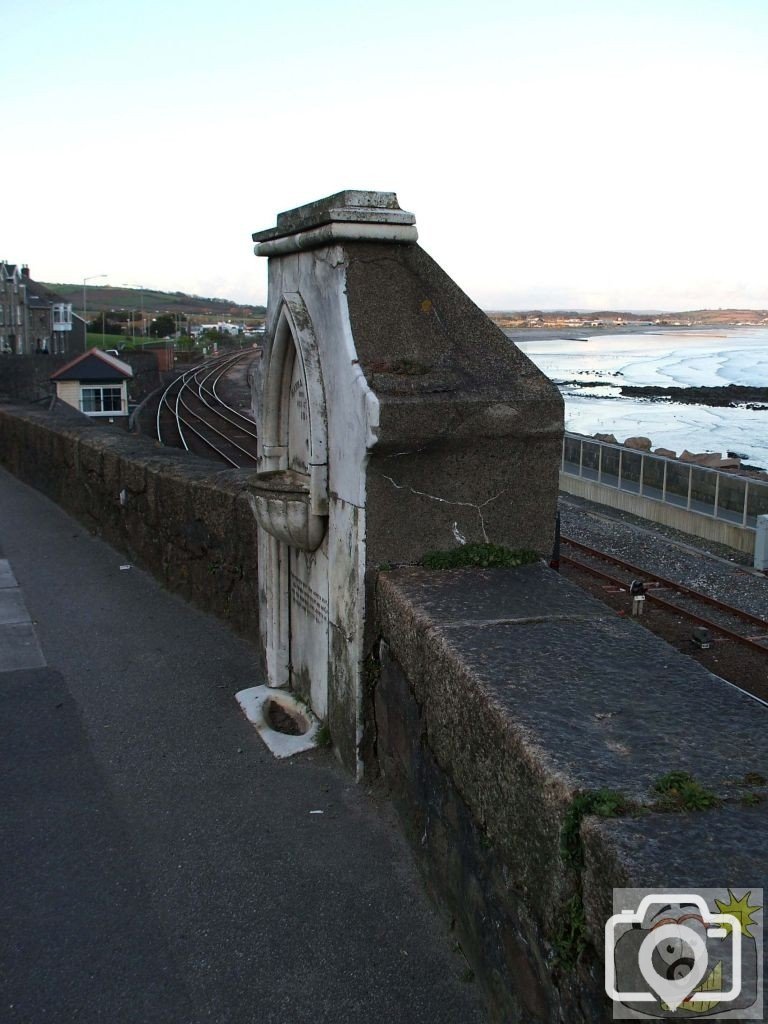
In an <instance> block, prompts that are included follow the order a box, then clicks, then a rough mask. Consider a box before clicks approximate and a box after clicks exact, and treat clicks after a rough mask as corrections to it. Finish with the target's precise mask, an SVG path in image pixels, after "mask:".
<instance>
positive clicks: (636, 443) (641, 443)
mask: <svg viewBox="0 0 768 1024" xmlns="http://www.w3.org/2000/svg"><path fill="white" fill-rule="evenodd" d="M624 447H625V448H635V449H637V451H639V452H649V451H650V450H651V439H650V437H628V438H627V440H626V441H625V442H624Z"/></svg>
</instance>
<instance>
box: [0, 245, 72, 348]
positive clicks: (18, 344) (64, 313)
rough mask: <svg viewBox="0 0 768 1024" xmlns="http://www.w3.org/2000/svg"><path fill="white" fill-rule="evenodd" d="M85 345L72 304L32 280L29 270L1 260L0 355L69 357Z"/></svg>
mask: <svg viewBox="0 0 768 1024" xmlns="http://www.w3.org/2000/svg"><path fill="white" fill-rule="evenodd" d="M84 344H85V323H84V322H83V320H82V318H81V317H79V316H77V314H75V313H73V312H72V303H71V302H67V301H66V300H65V299H63V298H62V297H61V296H60V295H57V294H56V293H55V292H52V291H51V290H50V289H49V288H46V287H45V285H42V284H39V283H38V282H37V281H33V280H32V278H31V277H30V274H29V267H27V266H18V265H17V264H15V263H6V262H5V261H0V355H3V354H9V355H11V354H15V355H35V354H43V355H45V354H48V353H51V354H54V355H68V354H73V353H75V352H78V351H82V349H83V346H84Z"/></svg>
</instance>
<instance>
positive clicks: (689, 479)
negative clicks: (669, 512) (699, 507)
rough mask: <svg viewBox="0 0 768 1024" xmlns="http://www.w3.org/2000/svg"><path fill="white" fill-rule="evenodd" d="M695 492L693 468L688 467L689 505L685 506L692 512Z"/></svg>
mask: <svg viewBox="0 0 768 1024" xmlns="http://www.w3.org/2000/svg"><path fill="white" fill-rule="evenodd" d="M692 490H693V466H689V467H688V504H687V505H686V506H685V507H686V508H687V509H688V511H689V512H690V511H691V491H692Z"/></svg>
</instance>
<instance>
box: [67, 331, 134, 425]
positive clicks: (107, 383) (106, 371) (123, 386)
mask: <svg viewBox="0 0 768 1024" xmlns="http://www.w3.org/2000/svg"><path fill="white" fill-rule="evenodd" d="M131 377H133V370H132V369H131V367H130V366H129V365H128V363H124V362H123V361H122V360H121V359H116V358H115V357H114V356H109V355H107V353H106V352H102V351H101V349H98V348H92V349H89V351H88V352H83V353H81V355H79V356H77V358H76V359H73V360H72V361H71V362H70V363H67V364H66V366H62V368H61V369H60V370H57V371H56V373H53V374H51V378H50V379H51V380H52V381H53V382H54V384H55V385H56V397H57V398H58V399H59V400H60V401H62V402H66V403H67V405H71V406H73V407H74V408H75V409H79V410H80V412H82V413H85V415H86V416H93V417H97V418H99V419H102V420H104V421H105V422H107V423H118V424H121V425H125V424H126V423H127V420H128V381H129V380H130V379H131Z"/></svg>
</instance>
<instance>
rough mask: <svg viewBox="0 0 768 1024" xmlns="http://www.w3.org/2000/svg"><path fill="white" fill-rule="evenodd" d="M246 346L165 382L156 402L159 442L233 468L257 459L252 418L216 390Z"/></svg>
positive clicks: (241, 355) (245, 354)
mask: <svg viewBox="0 0 768 1024" xmlns="http://www.w3.org/2000/svg"><path fill="white" fill-rule="evenodd" d="M248 354H249V353H248V352H238V353H237V354H236V355H227V356H220V357H218V358H215V359H210V360H208V361H206V362H205V363H202V364H201V365H200V366H197V367H195V368H194V369H191V370H187V371H186V372H184V373H182V374H181V376H179V377H177V378H176V380H175V381H173V383H171V384H169V385H168V387H167V388H166V389H165V391H164V392H163V393H162V395H161V396H160V400H159V402H158V405H157V415H156V418H155V426H156V432H157V439H158V441H159V442H160V443H161V444H164V445H168V446H172V447H177V448H183V449H184V450H185V451H192V452H194V453H195V454H197V455H206V456H207V457H209V458H210V457H214V458H217V459H220V460H221V461H223V462H225V463H227V464H228V465H230V466H233V467H235V468H237V469H242V468H250V467H254V466H255V465H256V459H257V451H256V424H255V423H254V422H253V420H252V419H250V417H248V416H245V415H243V413H241V412H239V411H238V410H237V409H235V408H233V407H232V406H231V405H228V404H227V403H226V402H225V401H224V400H223V399H222V398H221V396H220V393H219V389H220V385H221V383H222V381H223V379H224V378H225V377H226V376H227V374H228V373H230V372H231V371H232V369H233V368H234V367H235V366H236V365H237V363H238V362H239V361H240V360H241V359H243V358H245V357H246V356H248Z"/></svg>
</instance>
